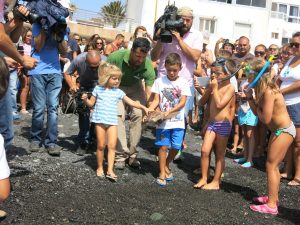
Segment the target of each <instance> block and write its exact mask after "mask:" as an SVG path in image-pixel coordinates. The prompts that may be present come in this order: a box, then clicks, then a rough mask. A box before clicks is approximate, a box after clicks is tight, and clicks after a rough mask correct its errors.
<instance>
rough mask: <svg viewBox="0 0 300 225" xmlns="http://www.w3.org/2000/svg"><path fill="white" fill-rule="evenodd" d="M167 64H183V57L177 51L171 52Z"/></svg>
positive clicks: (166, 60)
mask: <svg viewBox="0 0 300 225" xmlns="http://www.w3.org/2000/svg"><path fill="white" fill-rule="evenodd" d="M165 64H169V65H175V64H177V65H180V66H181V65H182V62H181V58H180V55H178V54H177V53H170V54H168V55H167V57H166V59H165Z"/></svg>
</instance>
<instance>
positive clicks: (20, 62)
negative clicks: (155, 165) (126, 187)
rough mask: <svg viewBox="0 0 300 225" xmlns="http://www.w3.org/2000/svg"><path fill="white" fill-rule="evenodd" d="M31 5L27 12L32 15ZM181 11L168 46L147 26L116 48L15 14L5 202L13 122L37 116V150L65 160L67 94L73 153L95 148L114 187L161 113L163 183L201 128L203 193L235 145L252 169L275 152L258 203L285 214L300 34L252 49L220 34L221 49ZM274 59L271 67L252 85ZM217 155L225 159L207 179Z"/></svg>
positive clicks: (1, 121) (297, 124)
mask: <svg viewBox="0 0 300 225" xmlns="http://www.w3.org/2000/svg"><path fill="white" fill-rule="evenodd" d="M0 2H2V1H0ZM26 10H27V9H26V8H25V7H23V6H21V7H19V11H20V12H21V13H23V14H24V15H25V14H27V13H28V12H27V11H26ZM2 14H3V13H2ZM0 15H1V14H0ZM177 16H178V17H180V18H181V19H182V21H183V26H182V27H181V28H178V29H176V30H172V31H171V34H172V42H171V43H164V42H162V40H161V39H160V29H159V30H158V31H157V32H156V33H155V34H154V37H153V38H152V37H151V36H150V35H149V34H148V32H147V29H146V28H145V27H143V26H138V27H137V28H136V30H135V32H134V34H133V36H132V38H131V39H130V40H128V41H125V37H124V35H123V34H121V33H120V34H117V35H116V37H115V38H114V40H112V41H111V42H110V43H109V41H108V40H106V39H105V38H102V37H101V35H98V34H94V35H92V36H91V37H83V36H81V35H79V34H78V33H76V32H71V30H70V29H69V28H67V29H66V31H65V35H64V36H63V38H58V37H57V36H56V35H55V34H51V33H50V34H49V32H45V30H44V29H43V28H42V27H41V25H40V24H39V23H33V24H32V26H30V27H27V28H26V29H24V28H23V22H22V21H19V20H18V18H12V19H11V20H10V21H9V22H7V23H5V24H2V23H1V24H0V38H1V39H0V50H1V51H2V52H3V53H4V54H5V55H4V56H3V58H1V60H0V73H1V77H0V79H1V88H0V96H1V99H0V133H1V135H0V201H3V200H5V199H6V198H7V196H8V195H9V168H8V165H7V162H6V157H5V149H6V150H7V149H9V145H10V144H11V143H12V139H13V123H12V121H13V120H20V119H22V116H23V115H25V114H27V115H31V117H32V126H31V131H30V140H29V141H30V145H29V149H28V153H32V152H43V151H47V152H48V154H49V155H51V156H60V154H61V147H60V146H58V145H57V137H58V126H57V121H58V108H59V107H64V108H67V109H68V107H69V105H68V104H69V103H70V102H66V101H64V100H62V99H65V96H66V95H67V94H70V96H71V97H70V98H73V99H75V100H76V107H77V108H76V112H77V114H78V117H79V120H78V127H79V133H78V138H77V141H78V142H77V144H78V148H77V150H76V154H78V155H84V154H87V153H88V152H90V151H91V150H93V149H96V160H97V165H98V166H97V171H96V176H98V177H99V178H105V177H106V178H108V179H110V180H111V181H114V182H116V181H117V180H118V176H117V174H116V172H115V169H119V170H122V169H124V168H125V166H126V163H127V164H128V165H129V166H131V167H133V168H137V167H140V166H141V163H140V161H139V160H138V150H137V146H138V144H139V142H140V139H141V136H142V133H143V126H142V124H143V123H144V122H147V121H149V120H151V118H152V119H153V116H152V115H154V114H155V115H159V116H160V118H161V119H160V123H159V124H158V125H157V128H156V140H155V145H156V146H157V147H158V148H159V150H158V160H159V169H160V173H159V175H158V177H157V179H156V183H157V184H158V185H160V186H162V187H164V186H166V185H168V182H169V181H171V180H173V179H175V176H174V174H173V173H172V171H171V168H170V163H171V162H172V161H173V160H175V159H176V158H178V157H180V155H181V152H182V151H183V150H184V148H186V147H187V145H186V143H185V141H184V139H185V134H186V131H187V129H197V130H199V131H200V134H201V135H202V137H203V143H202V145H201V160H200V162H201V163H200V165H201V168H200V172H201V177H200V179H199V181H198V183H197V184H195V185H194V188H196V189H205V190H219V189H220V184H221V176H222V173H223V171H224V168H225V153H226V150H227V151H229V152H231V153H232V154H234V155H237V156H238V157H237V158H236V159H235V160H234V161H235V162H237V163H239V164H240V165H241V167H243V168H251V167H253V166H254V163H253V162H255V159H256V158H259V157H264V156H265V155H266V156H267V159H266V172H267V190H268V196H262V197H255V198H254V201H256V202H258V203H262V204H255V205H251V206H250V208H251V209H252V210H253V211H257V212H261V213H268V214H273V215H276V214H278V202H279V199H278V192H279V183H280V178H284V179H289V180H290V182H289V183H288V185H290V186H300V110H298V109H300V91H299V81H300V32H296V33H295V34H294V35H293V37H292V38H291V41H290V43H289V44H285V45H283V46H281V47H280V46H277V45H276V44H271V45H270V46H269V47H268V48H267V47H266V46H265V45H264V44H259V45H257V46H255V48H254V54H252V53H250V51H251V45H250V40H249V38H248V37H245V36H241V37H240V38H239V39H238V40H236V41H235V42H234V43H232V42H230V40H228V39H224V38H220V39H219V40H218V41H217V42H216V44H215V48H214V50H213V51H212V50H211V49H209V48H207V46H208V36H205V35H202V34H201V33H200V32H199V31H197V30H195V29H193V28H192V25H193V10H192V9H191V8H189V7H182V8H180V9H178V11H177ZM5 27H8V28H7V29H5V30H4V28H5ZM21 28H22V29H21ZM20 30H22V32H23V34H22V35H21V32H20ZM9 37H10V38H11V40H10V39H9ZM13 42H15V43H16V44H13ZM3 43H5V44H3ZM7 43H8V44H7ZM273 57H274V60H272V58H273ZM268 60H269V61H270V62H271V63H270V66H268V68H267V69H266V71H265V73H264V74H263V75H262V76H261V78H260V79H258V81H257V82H256V83H254V79H255V78H256V77H257V76H258V74H259V73H260V72H261V71H262V69H264V67H265V65H266V63H267V61H268ZM19 84H20V85H19ZM18 92H19V95H18V94H17V93H18ZM17 96H19V98H17ZM17 99H19V101H18V100H17ZM18 102H19V103H20V104H19V105H20V107H19V108H18V104H17V103H18ZM29 103H30V104H29ZM66 104H67V105H68V106H67V107H66ZM65 112H67V110H66V111H65ZM193 112H194V113H193ZM45 116H46V117H47V123H46V128H45V129H46V135H45V137H44V138H43V137H42V133H43V130H44V118H45ZM128 117H129V120H130V122H129V133H127V132H126V123H127V120H128ZM128 134H129V135H128ZM127 136H128V137H127ZM106 146H107V148H108V157H107V160H108V167H107V169H105V168H104V166H103V165H104V164H103V161H104V149H105V147H106ZM212 151H213V152H214V153H215V159H216V162H215V172H214V176H213V178H212V179H210V177H209V175H210V174H209V166H210V156H211V152H212ZM282 162H284V168H283V171H281V173H280V172H279V165H280V164H281V163H282Z"/></svg>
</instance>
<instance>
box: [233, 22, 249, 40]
mask: <svg viewBox="0 0 300 225" xmlns="http://www.w3.org/2000/svg"><path fill="white" fill-rule="evenodd" d="M241 36H246V37H248V38H250V37H251V24H247V23H238V22H236V23H235V24H234V38H235V39H238V38H239V37H241Z"/></svg>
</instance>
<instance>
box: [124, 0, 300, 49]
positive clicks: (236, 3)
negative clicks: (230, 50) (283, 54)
mask: <svg viewBox="0 0 300 225" xmlns="http://www.w3.org/2000/svg"><path fill="white" fill-rule="evenodd" d="M173 2H175V5H176V6H177V7H182V6H189V7H191V8H192V9H193V10H194V15H195V17H194V24H193V27H194V28H195V29H197V30H200V31H201V32H209V33H210V43H211V44H214V43H215V41H216V40H217V39H218V38H220V37H223V38H228V39H230V40H231V41H234V40H236V39H237V38H239V37H240V36H242V35H245V36H247V37H249V38H250V39H251V45H252V47H254V46H255V45H257V44H261V43H262V44H265V45H267V46H268V45H270V44H271V43H274V44H278V45H282V44H283V43H287V42H288V39H289V38H291V36H292V34H293V33H294V32H296V31H300V1H299V0H171V1H170V4H171V3H172V4H173ZM167 4H168V0H128V1H127V17H128V18H132V19H134V20H135V21H136V22H137V23H139V24H141V25H144V26H145V27H146V28H147V30H148V31H149V32H150V33H152V32H153V24H154V22H155V21H156V20H157V19H158V18H159V17H160V16H161V15H162V14H163V12H164V8H165V6H166V5H167ZM211 47H212V46H211Z"/></svg>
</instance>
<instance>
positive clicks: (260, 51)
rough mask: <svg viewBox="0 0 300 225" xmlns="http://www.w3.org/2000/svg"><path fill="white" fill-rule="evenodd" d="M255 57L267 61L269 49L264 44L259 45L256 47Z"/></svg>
mask: <svg viewBox="0 0 300 225" xmlns="http://www.w3.org/2000/svg"><path fill="white" fill-rule="evenodd" d="M254 55H255V57H256V58H259V59H263V60H266V56H267V47H266V46H265V45H263V44H259V45H257V46H256V47H255V50H254Z"/></svg>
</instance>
